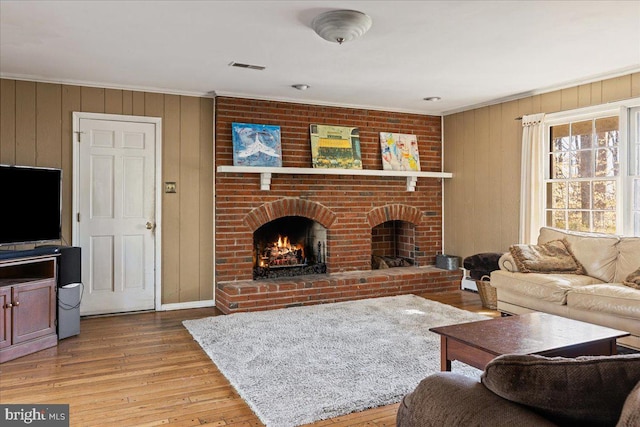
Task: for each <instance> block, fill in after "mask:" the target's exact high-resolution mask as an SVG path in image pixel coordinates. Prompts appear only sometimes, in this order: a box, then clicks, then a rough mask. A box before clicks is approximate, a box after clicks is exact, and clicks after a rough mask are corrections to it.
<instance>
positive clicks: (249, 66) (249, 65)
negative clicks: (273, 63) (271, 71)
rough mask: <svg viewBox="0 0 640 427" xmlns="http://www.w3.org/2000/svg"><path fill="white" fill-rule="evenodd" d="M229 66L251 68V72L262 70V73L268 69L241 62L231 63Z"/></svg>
mask: <svg viewBox="0 0 640 427" xmlns="http://www.w3.org/2000/svg"><path fill="white" fill-rule="evenodd" d="M229 66H231V67H238V68H249V69H250V70H260V71H262V70H264V69H265V68H267V67H263V66H262V65H251V64H242V63H240V62H231V63H230V64H229Z"/></svg>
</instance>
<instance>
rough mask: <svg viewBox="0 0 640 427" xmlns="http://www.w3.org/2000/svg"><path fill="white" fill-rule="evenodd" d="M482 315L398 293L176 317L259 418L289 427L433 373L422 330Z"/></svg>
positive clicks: (434, 357) (389, 397)
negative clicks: (196, 316)
mask: <svg viewBox="0 0 640 427" xmlns="http://www.w3.org/2000/svg"><path fill="white" fill-rule="evenodd" d="M482 319H488V317H486V316H483V315H480V314H476V313H471V312H468V311H464V310H459V309H457V308H454V307H451V306H448V305H445V304H440V303H438V302H434V301H429V300H426V299H424V298H421V297H417V296H415V295H401V296H395V297H384V298H372V299H366V300H359V301H350V302H341V303H333V304H323V305H315V306H308V307H294V308H286V309H280V310H271V311H262V312H255V313H237V314H231V315H227V316H215V317H208V318H204V319H198V320H186V321H184V322H183V323H184V326H185V327H186V328H187V329H188V330H189V332H190V333H191V335H193V337H194V339H195V340H196V341H197V342H198V343H199V344H200V346H201V347H202V348H203V349H204V351H205V352H206V353H207V354H208V355H209V357H210V358H211V360H212V361H213V362H214V363H215V364H216V365H217V366H218V368H219V369H220V371H221V372H222V373H223V374H224V375H225V376H226V377H227V378H228V379H229V381H230V382H231V384H232V385H233V387H235V389H236V390H237V391H238V393H239V394H240V396H242V398H243V399H244V400H246V402H247V403H248V404H249V406H250V407H251V409H252V410H253V411H254V412H255V413H256V415H257V416H258V417H259V418H260V420H261V421H262V422H263V423H264V424H266V425H267V426H268V427H291V426H298V425H301V424H306V423H310V422H313V421H318V420H323V419H327V418H333V417H337V416H339V415H345V414H348V413H351V412H356V411H361V410H365V409H368V408H374V407H377V406H382V405H387V404H391V403H396V402H399V401H400V400H402V397H403V396H404V395H405V394H407V393H408V392H410V391H412V390H413V389H414V388H415V387H416V385H418V383H419V382H420V381H421V380H422V379H423V378H424V377H426V376H428V375H430V374H432V373H435V372H439V371H440V336H439V335H437V334H434V333H433V332H429V328H431V327H435V326H445V325H450V324H456V323H463V322H470V321H475V320H482ZM452 370H453V371H454V372H458V373H461V374H464V375H467V376H471V377H474V378H478V379H479V378H480V374H481V371H479V370H477V369H475V368H473V367H470V366H467V365H464V364H462V363H458V362H454V363H453V368H452Z"/></svg>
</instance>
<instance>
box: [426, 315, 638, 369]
mask: <svg viewBox="0 0 640 427" xmlns="http://www.w3.org/2000/svg"><path fill="white" fill-rule="evenodd" d="M429 330H430V331H432V332H435V333H437V334H439V335H440V341H441V350H440V351H441V354H440V363H441V370H443V371H450V370H451V361H452V360H458V361H460V362H463V363H466V364H467V365H471V366H474V367H476V368H478V369H484V368H485V366H486V365H487V363H489V362H490V361H491V360H492V359H494V358H495V357H497V356H500V355H502V354H539V355H541V356H547V357H554V356H562V357H577V356H605V355H612V354H616V338H620V337H624V336H628V335H630V334H629V333H628V332H624V331H619V330H616V329H611V328H606V327H604V326H598V325H593V324H591V323H586V322H580V321H578V320H572V319H567V318H564V317H560V316H554V315H552V314H546V313H528V314H521V315H518V316H509V317H501V318H497V319H489V320H480V321H477V322H470V323H461V324H458V325H451V326H441V327H437V328H431V329H429Z"/></svg>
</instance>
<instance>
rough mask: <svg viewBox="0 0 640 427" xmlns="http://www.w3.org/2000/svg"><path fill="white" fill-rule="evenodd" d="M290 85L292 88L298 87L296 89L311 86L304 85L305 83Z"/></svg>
mask: <svg viewBox="0 0 640 427" xmlns="http://www.w3.org/2000/svg"><path fill="white" fill-rule="evenodd" d="M291 87H292V88H294V89H298V90H307V89H309V88H310V87H311V86H309V85H305V84H297V85H291Z"/></svg>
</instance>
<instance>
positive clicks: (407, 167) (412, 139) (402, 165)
mask: <svg viewBox="0 0 640 427" xmlns="http://www.w3.org/2000/svg"><path fill="white" fill-rule="evenodd" d="M380 148H381V149H382V169H384V170H394V171H419V170H420V155H419V153H418V139H417V138H416V136H415V135H408V134H404V133H392V132H380Z"/></svg>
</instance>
